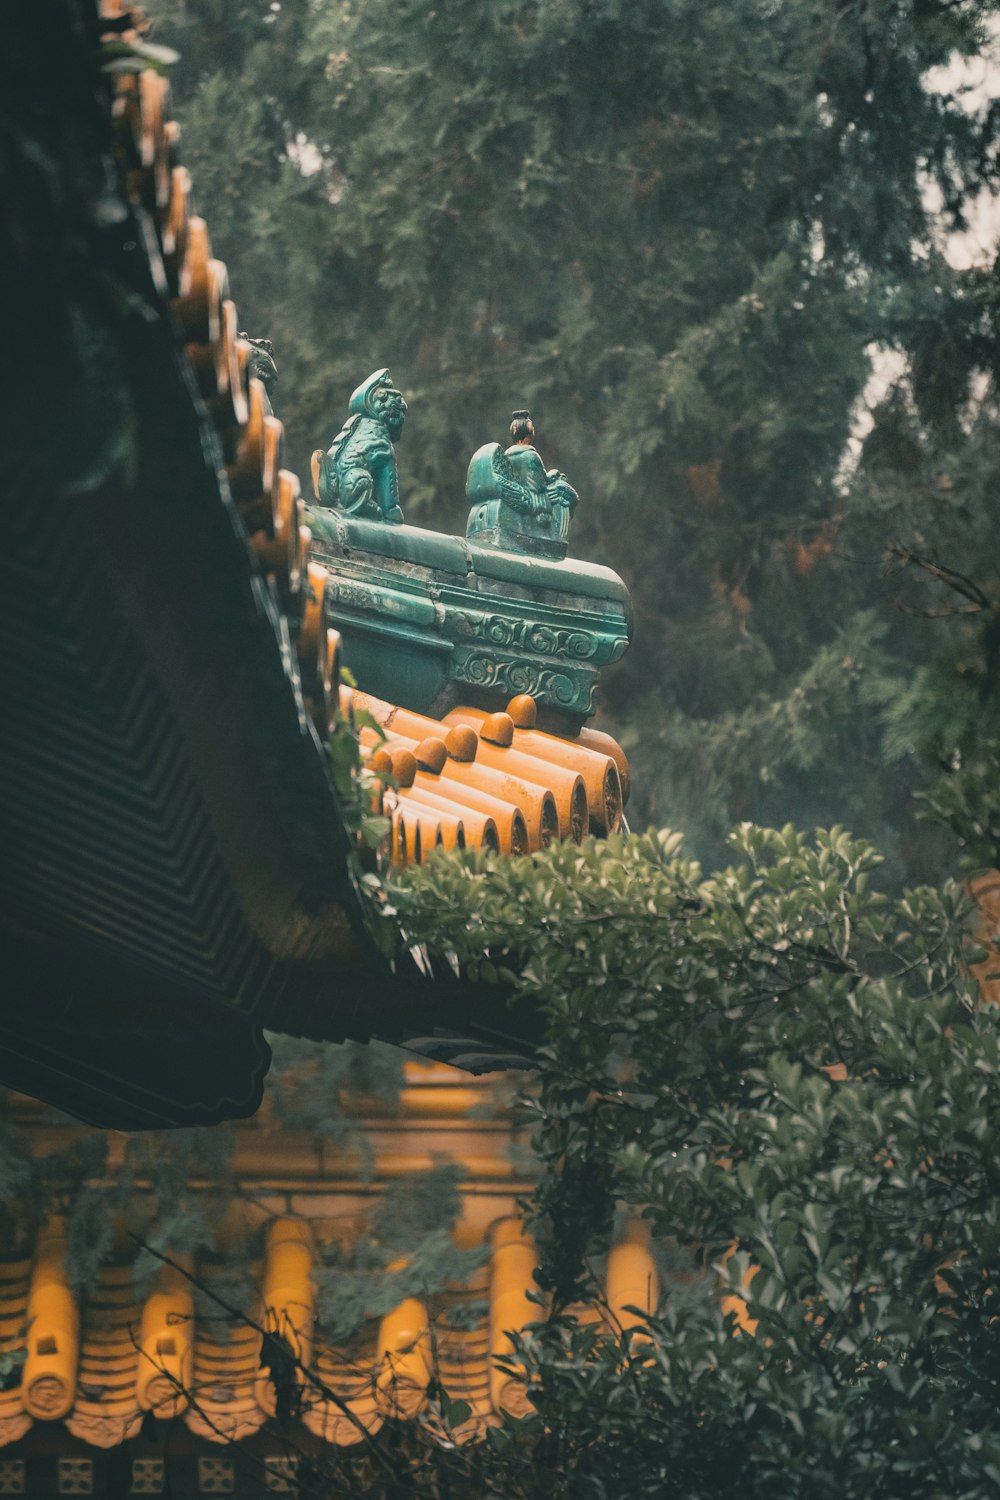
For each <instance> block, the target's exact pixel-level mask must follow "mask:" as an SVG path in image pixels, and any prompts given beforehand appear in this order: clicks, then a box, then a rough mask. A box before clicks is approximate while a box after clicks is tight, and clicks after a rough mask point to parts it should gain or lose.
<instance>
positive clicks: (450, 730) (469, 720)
mask: <svg viewBox="0 0 1000 1500" xmlns="http://www.w3.org/2000/svg"><path fill="white" fill-rule="evenodd" d="M340 703H341V711H342V712H343V713H344V714H345V715H346V716H347V717H348V719H349V720H350V719H351V718H352V717H353V716H354V715H355V714H357V715H358V716H359V718H360V717H361V715H362V714H363V715H365V716H368V717H370V718H371V719H372V720H374V721H375V723H376V724H377V725H378V726H379V730H378V731H376V730H374V729H372V728H371V727H370V726H369V727H365V728H362V729H361V731H360V740H361V746H362V754H363V755H364V757H365V759H366V762H367V764H368V767H369V769H370V770H371V771H372V773H373V774H374V775H375V776H376V777H377V776H378V774H379V772H380V771H381V772H382V773H383V774H384V775H388V774H391V776H392V778H393V780H394V781H395V783H396V786H395V787H391V786H385V787H384V788H382V789H381V790H377V791H376V799H377V803H378V806H379V807H380V808H381V809H382V810H383V811H385V812H387V813H388V814H389V815H390V816H391V817H392V819H393V837H392V855H393V861H394V863H399V864H404V863H418V862H420V861H421V860H423V859H425V858H426V857H427V855H428V854H429V853H430V851H431V849H433V848H435V847H437V846H439V845H443V846H444V847H446V848H454V847H456V845H457V846H458V847H463V846H464V847H471V848H482V847H484V846H485V847H487V848H499V850H500V852H502V853H504V854H515V855H516V854H522V853H529V852H531V851H533V850H535V849H539V848H543V847H544V846H545V845H546V844H548V843H550V842H551V840H552V839H553V838H554V837H561V838H572V839H574V840H575V841H576V842H579V841H580V839H581V838H582V837H583V835H584V833H585V832H587V829H588V825H589V828H590V831H592V832H594V833H598V834H602V833H608V832H615V831H617V830H618V829H619V828H620V827H621V826H622V806H623V801H624V796H623V784H622V774H621V771H620V769H619V767H620V766H625V767H627V761H626V759H625V755H624V752H623V751H622V750H621V748H620V746H618V745H616V744H615V742H614V741H613V740H611V739H610V736H607V735H598V734H597V732H596V731H591V732H590V734H591V738H590V739H589V740H587V741H584V739H583V738H582V733H583V732H582V731H581V735H580V736H578V737H577V738H576V739H573V740H569V739H564V738H562V737H560V736H559V735H553V734H544V733H542V732H541V731H540V730H536V729H534V728H533V727H531V726H533V724H534V700H533V699H531V698H530V697H528V696H527V695H526V694H522V695H520V696H519V697H518V698H515V699H513V700H512V701H511V703H510V704H509V705H508V708H509V709H510V710H513V712H508V713H492V714H487V713H485V712H484V711H482V710H479V709H472V708H469V709H466V708H459V709H455V710H454V711H453V712H451V713H449V714H448V715H447V716H446V718H445V719H444V720H441V721H438V720H436V719H431V718H429V717H427V715H425V714H417V713H413V712H411V711H410V710H409V709H405V708H401V707H399V706H398V705H396V704H392V703H386V702H385V701H383V700H382V699H379V698H374V697H372V696H371V695H370V694H367V693H363V692H360V691H358V690H356V689H351V688H348V687H342V688H341V690H340ZM362 722H363V721H362ZM523 726H527V727H523ZM612 747H613V749H614V752H615V753H614V754H612V753H610V752H611V748H612ZM459 826H460V827H461V839H460V838H459V833H458V829H459ZM418 849H419V853H418Z"/></svg>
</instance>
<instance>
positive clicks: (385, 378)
mask: <svg viewBox="0 0 1000 1500" xmlns="http://www.w3.org/2000/svg"><path fill="white" fill-rule="evenodd" d="M347 410H348V418H347V421H346V422H345V424H344V426H343V427H342V428H341V429H340V431H339V432H338V434H337V436H336V437H335V438H334V440H333V442H332V443H331V445H330V448H329V450H328V451H327V452H326V453H324V452H323V451H322V449H317V451H316V452H315V453H314V454H313V457H312V473H313V485H314V488H315V492H316V497H317V499H318V500H319V501H320V502H321V503H322V504H323V505H329V506H333V507H334V508H335V509H337V510H341V511H343V512H344V514H345V515H348V516H363V517H365V518H366V519H368V520H374V521H382V522H384V523H385V524H386V525H388V526H400V525H402V521H403V512H402V511H401V510H400V507H399V478H398V475H397V471H396V450H395V448H394V447H393V443H394V442H395V441H397V440H398V438H399V437H400V434H401V433H402V431H403V422H404V420H405V417H406V402H405V401H404V400H403V397H402V394H401V393H400V392H399V391H397V390H396V387H395V386H394V385H393V383H392V376H391V375H390V374H389V371H388V370H376V371H375V373H374V374H373V375H369V376H368V379H367V380H363V381H362V382H361V384H360V385H359V386H358V388H357V390H356V391H355V392H354V394H353V395H352V396H351V399H350V402H349V403H348V408H347Z"/></svg>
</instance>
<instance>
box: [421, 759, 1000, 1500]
mask: <svg viewBox="0 0 1000 1500" xmlns="http://www.w3.org/2000/svg"><path fill="white" fill-rule="evenodd" d="M995 769H996V767H995V764H994V767H993V770H994V776H993V784H994V785H995V784H996V777H995ZM732 849H733V854H734V856H735V858H734V862H733V863H731V864H730V865H728V866H727V867H725V868H724V869H722V870H721V871H719V872H717V873H715V874H713V875H711V876H706V875H705V874H704V873H703V871H702V869H701V867H700V866H699V865H698V864H697V863H696V862H694V861H691V860H689V859H686V858H684V857H683V856H682V854H681V853H680V842H679V839H678V838H677V837H676V836H673V835H668V834H660V835H649V836H647V837H645V838H642V839H636V838H632V839H628V840H620V839H611V840H608V841H607V842H606V843H603V844H599V843H588V844H585V845H584V846H583V847H582V848H577V847H575V846H572V845H562V846H559V847H557V848H553V849H551V850H549V851H546V852H545V853H544V854H540V855H536V856H534V857H532V858H531V859H526V860H520V861H506V862H505V861H502V860H496V859H492V858H491V859H486V860H484V859H482V858H480V859H478V860H470V859H467V858H458V857H455V856H449V857H442V856H441V855H436V856H435V857H434V858H433V859H432V860H431V861H430V862H429V863H428V864H427V865H426V866H424V867H422V868H421V869H419V870H414V871H409V872H407V873H406V875H405V877H402V878H400V879H399V880H398V881H397V882H396V887H395V889H394V892H393V900H394V903H395V905H396V907H397V908H398V910H399V911H400V913H401V916H402V919H403V920H404V921H405V923H406V925H407V929H408V930H409V931H411V932H413V933H416V934H417V935H419V936H420V937H421V938H423V939H424V940H425V941H427V942H428V943H429V944H430V945H431V946H432V947H434V948H437V949H446V950H448V951H451V952H452V953H453V954H454V955H455V956H456V958H457V959H458V960H459V962H460V963H461V964H462V966H463V968H464V969H465V970H466V971H467V972H468V973H469V974H470V975H475V974H477V973H478V974H479V976H480V978H481V979H482V980H483V981H484V983H488V982H490V981H491V980H492V979H494V978H495V977H496V976H498V975H499V976H501V977H502V978H503V979H504V980H505V982H506V984H508V985H510V986H512V987H513V990H514V993H515V994H516V995H517V996H519V997H527V998H530V999H531V1000H533V1001H534V1002H535V1003H536V1004H538V1005H540V1006H541V1007H542V1008H543V1009H544V1011H545V1012H546V1014H547V1015H548V1017H549V1021H550V1025H549V1042H548V1047H547V1049H546V1052H545V1057H544V1062H543V1070H542V1081H541V1088H540V1091H539V1093H538V1095H537V1097H536V1098H534V1099H533V1100H529V1101H526V1106H527V1107H528V1108H529V1109H530V1111H531V1113H532V1115H533V1118H534V1121H535V1125H536V1137H535V1148H536V1151H537V1154H538V1156H539V1158H540V1160H541V1163H542V1167H543V1170H542V1176H541V1181H540V1184H539V1187H538V1191H537V1194H536V1196H535V1215H536V1225H537V1232H538V1234H539V1236H540V1240H541V1244H542V1247H543V1271H542V1275H541V1280H542V1283H543V1285H545V1286H547V1287H548V1288H549V1289H550V1291H551V1294H552V1297H553V1308H554V1314H555V1315H554V1316H553V1317H550V1318H549V1319H547V1320H541V1321H540V1323H539V1326H538V1327H537V1328H536V1330H535V1332H534V1333H533V1334H532V1335H531V1336H529V1337H528V1338H527V1339H526V1340H525V1341H524V1343H523V1346H522V1348H521V1351H520V1362H521V1364H522V1367H523V1368H524V1369H525V1370H526V1372H527V1374H528V1378H529V1380H530V1382H531V1387H530V1388H531V1391H532V1399H533V1401H534V1404H535V1406H536V1409H537V1416H536V1417H534V1418H529V1419H526V1421H525V1422H523V1423H522V1424H520V1425H519V1427H518V1429H517V1433H516V1436H510V1437H509V1438H508V1437H505V1436H504V1434H503V1432H501V1433H500V1434H499V1435H498V1436H497V1438H496V1442H497V1443H499V1445H500V1447H499V1452H500V1454H501V1455H502V1456H503V1461H504V1463H505V1464H506V1465H508V1466H509V1467H508V1468H507V1469H506V1470H505V1472H506V1473H507V1475H508V1482H509V1483H510V1489H509V1491H505V1493H516V1494H518V1495H521V1494H524V1495H534V1494H535V1493H541V1489H540V1488H536V1487H535V1486H534V1481H533V1480H532V1478H531V1472H530V1471H531V1470H532V1469H534V1470H535V1471H537V1470H538V1469H542V1470H543V1471H544V1472H545V1474H546V1479H547V1480H551V1479H552V1476H553V1473H554V1474H555V1475H556V1476H557V1481H558V1484H561V1485H562V1486H563V1488H562V1489H558V1488H557V1490H556V1493H564V1494H567V1495H577V1494H580V1495H582V1494H594V1495H602V1494H618V1493H625V1492H627V1493H629V1494H630V1495H631V1494H635V1495H647V1494H648V1495H651V1496H652V1495H677V1496H684V1497H685V1500H690V1497H702V1496H705V1497H708V1496H712V1497H715V1496H718V1497H722V1496H727V1495H730V1494H732V1492H733V1487H734V1485H735V1484H738V1486H739V1489H740V1492H741V1493H745V1494H750V1495H758V1494H759V1495H762V1496H763V1495H771V1494H774V1493H780V1494H781V1495H782V1496H799V1495H801V1496H803V1497H806V1496H809V1497H813V1496H819V1495H826V1494H829V1495H831V1496H833V1495H837V1496H857V1497H858V1500H862V1497H868V1496H871V1495H875V1494H885V1495H887V1496H888V1495H897V1494H906V1495H907V1496H910V1495H914V1496H927V1497H928V1500H929V1497H930V1496H933V1495H938V1494H941V1493H949V1494H955V1495H962V1496H969V1497H972V1496H975V1497H980V1496H981V1497H983V1500H985V1497H986V1496H988V1495H990V1494H992V1493H993V1491H994V1489H995V1486H996V1482H997V1478H998V1476H1000V1444H998V1443H997V1441H996V1438H995V1433H994V1431H993V1426H994V1424H993V1421H992V1416H991V1411H992V1410H993V1409H994V1407H995V1402H996V1399H997V1395H998V1387H997V1377H996V1361H995V1358H994V1350H993V1347H992V1343H991V1338H992V1334H991V1329H992V1328H993V1320H994V1319H995V1316H996V1313H995V1307H996V1304H997V1298H998V1297H1000V1281H998V1278H997V1270H996V1266H997V1257H998V1252H1000V1209H998V1202H1000V1200H998V1197H997V1168H996V1159H997V1148H998V1144H1000V1143H998V1139H997V1128H996V1121H997V1119H998V1118H1000V1113H998V1110H1000V1013H998V1011H997V1009H996V1008H994V1007H987V1008H986V1009H983V1010H978V1009H977V1008H976V1005H975V989H974V986H973V985H972V984H971V983H970V981H969V979H968V977H967V974H966V969H965V961H966V957H967V956H969V957H972V956H975V950H973V949H971V947H970V946H969V945H968V938H967V933H966V918H967V913H968V901H967V898H966V897H965V896H964V894H963V892H962V891H961V889H960V888H958V887H957V886H953V885H948V884H945V885H944V886H942V887H941V889H940V890H937V891H935V890H932V889H929V888H926V887H924V888H916V889H913V890H910V891H907V892H905V893H904V894H903V895H902V896H901V897H899V898H896V899H890V897H888V896H887V895H886V894H885V893H883V892H880V891H879V890H877V889H876V887H875V885H874V883H873V877H874V875H875V873H876V871H877V869H878V866H879V863H880V859H879V856H878V855H877V854H876V852H875V851H874V850H873V848H872V847H871V845H870V844H867V843H865V842H864V841H861V840H857V839H854V838H852V837H851V836H850V835H848V834H846V833H844V832H843V831H842V830H841V829H839V828H834V829H832V830H830V831H829V832H819V833H817V834H816V835H815V836H814V837H812V838H807V837H805V836H803V835H802V834H800V833H798V832H797V831H796V830H795V829H794V828H792V827H791V826H788V827H786V828H784V829H783V830H781V831H780V832H778V831H775V830H765V829H759V828H754V827H752V826H750V825H744V826H743V827H742V828H741V829H740V830H739V831H738V832H737V833H736V834H735V835H734V836H733V839H732ZM498 1003H502V1002H501V1001H499V1000H498ZM838 1065H839V1066H838ZM841 1074H843V1076H841ZM621 1205H631V1206H632V1211H633V1212H636V1213H641V1214H643V1215H645V1217H646V1218H648V1219H649V1220H650V1221H651V1223H652V1226H653V1228H654V1231H655V1233H656V1234H657V1235H658V1236H660V1237H662V1238H664V1239H667V1240H670V1241H672V1242H675V1243H677V1244H678V1245H681V1246H685V1245H686V1246H688V1247H690V1251H691V1253H692V1254H694V1255H695V1256H696V1257H698V1258H700V1259H701V1261H702V1262H703V1264H704V1265H705V1266H706V1267H710V1268H712V1269H713V1272H714V1275H713V1277H712V1278H711V1280H710V1281H702V1282H700V1283H699V1288H700V1290H699V1292H698V1294H696V1295H692V1293H691V1289H690V1287H682V1288H680V1289H679V1290H678V1291H675V1290H674V1288H673V1287H672V1286H671V1284H670V1279H669V1277H668V1279H667V1283H666V1287H665V1298H664V1302H663V1305H662V1307H661V1309H660V1311H659V1313H658V1314H657V1316H656V1317H654V1318H653V1319H652V1320H651V1322H650V1329H651V1333H652V1336H653V1338H652V1342H651V1343H648V1342H641V1341H640V1342H639V1343H633V1344H632V1345H631V1347H629V1344H628V1341H627V1340H624V1341H623V1340H621V1339H618V1340H617V1341H616V1340H615V1339H613V1338H611V1337H610V1336H608V1335H604V1334H601V1333H600V1332H599V1331H595V1330H594V1328H593V1327H587V1326H581V1325H578V1324H577V1323H576V1322H575V1321H574V1319H573V1318H572V1317H571V1316H568V1315H567V1310H571V1308H572V1305H573V1304H574V1303H575V1302H577V1301H578V1300H579V1299H581V1298H586V1297H590V1296H593V1295H594V1292H595V1287H596V1283H595V1279H594V1268H595V1260H596V1258H597V1257H599V1256H600V1255H601V1253H602V1252H603V1250H604V1249H605V1248H606V1247H607V1244H608V1243H609V1238H610V1235H611V1232H612V1224H613V1217H614V1213H615V1210H616V1208H618V1207H620V1206H621ZM733 1247H736V1253H735V1254H734V1255H732V1257H731V1258H727V1252H728V1251H730V1250H731V1249H732V1248H733ZM750 1266H753V1267H756V1272H755V1274H754V1276H753V1279H752V1280H751V1281H750V1282H749V1285H748V1286H747V1285H745V1284H744V1276H745V1273H746V1272H747V1270H748V1268H749V1267H750ZM713 1283H714V1284H715V1285H716V1286H717V1287H718V1289H719V1291H718V1294H715V1295H712V1294H710V1293H709V1291H708V1288H709V1287H710V1286H711V1285H712V1284H713ZM726 1293H728V1294H730V1295H732V1296H735V1297H737V1298H740V1299H742V1300H745V1302H746V1305H747V1313H748V1314H749V1316H750V1317H751V1318H752V1319H753V1320H755V1322H756V1332H754V1333H748V1332H745V1331H744V1332H737V1331H736V1329H735V1327H734V1324H733V1315H732V1313H731V1312H728V1313H725V1314H724V1313H723V1309H722V1306H721V1304H720V1301H719V1296H720V1295H722V1294H726ZM549 1466H552V1467H551V1468H550V1467H549ZM626 1476H628V1477H627V1479H626Z"/></svg>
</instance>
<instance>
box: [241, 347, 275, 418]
mask: <svg viewBox="0 0 1000 1500" xmlns="http://www.w3.org/2000/svg"><path fill="white" fill-rule="evenodd" d="M238 336H239V337H240V338H241V339H242V340H243V342H244V343H246V344H249V345H250V349H251V354H250V358H249V359H248V360H247V378H248V379H249V380H259V381H260V382H261V384H262V385H263V387H264V394H265V397H266V398H267V415H268V416H269V417H271V416H273V415H274V408H273V406H272V405H271V387H272V385H274V384H275V383H276V382H277V379H278V366H277V365H276V364H275V362H274V345H273V344H272V343H271V340H270V339H252V338H251V337H250V335H249V334H248V333H244V332H241V333H240V334H239V335H238Z"/></svg>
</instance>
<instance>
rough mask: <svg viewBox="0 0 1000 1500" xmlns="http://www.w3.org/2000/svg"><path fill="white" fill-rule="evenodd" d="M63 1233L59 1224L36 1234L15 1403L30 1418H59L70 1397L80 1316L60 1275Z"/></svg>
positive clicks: (66, 1410)
mask: <svg viewBox="0 0 1000 1500" xmlns="http://www.w3.org/2000/svg"><path fill="white" fill-rule="evenodd" d="M66 1251H67V1243H66V1231H65V1226H64V1225H63V1223H62V1220H60V1219H52V1220H50V1221H49V1223H48V1224H46V1226H45V1227H44V1228H43V1229H42V1231H41V1233H40V1234H39V1237H38V1243H37V1245H36V1246H35V1263H34V1266H33V1268H32V1273H31V1285H30V1288H29V1291H28V1352H27V1356H26V1358H25V1361H24V1370H23V1372H22V1377H21V1399H22V1402H23V1404H24V1409H25V1411H26V1412H27V1413H28V1414H29V1416H32V1417H40V1418H42V1419H43V1420H45V1421H52V1420H54V1419H56V1418H58V1417H65V1416H66V1415H67V1414H68V1413H69V1411H70V1410H71V1409H72V1406H73V1400H74V1398H75V1396H76V1377H77V1365H78V1362H79V1358H80V1314H79V1311H78V1310H77V1305H76V1299H75V1297H74V1296H73V1292H72V1290H71V1288H70V1284H69V1278H68V1277H67V1275H66Z"/></svg>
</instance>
